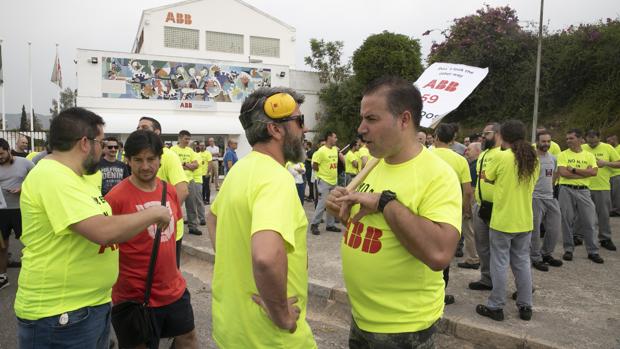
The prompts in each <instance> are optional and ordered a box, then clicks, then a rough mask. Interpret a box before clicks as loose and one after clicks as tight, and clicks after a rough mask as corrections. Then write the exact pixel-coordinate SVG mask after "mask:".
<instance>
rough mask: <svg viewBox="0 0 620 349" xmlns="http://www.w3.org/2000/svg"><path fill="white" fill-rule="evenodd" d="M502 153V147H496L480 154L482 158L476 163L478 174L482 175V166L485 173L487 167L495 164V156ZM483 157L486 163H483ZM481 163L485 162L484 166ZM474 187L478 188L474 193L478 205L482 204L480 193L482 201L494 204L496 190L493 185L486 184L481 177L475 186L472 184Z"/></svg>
mask: <svg viewBox="0 0 620 349" xmlns="http://www.w3.org/2000/svg"><path fill="white" fill-rule="evenodd" d="M500 152H501V149H500V147H495V148H492V149H487V150H485V151H483V152H482V153H480V156H478V160H477V162H476V173H478V174H480V166H482V171H484V170H485V169H486V167H487V166H489V164H491V163H492V162H493V159H494V158H495V156H496V155H497V154H498V153H500ZM485 154H486V156H485ZM483 156H484V161H482V160H483ZM481 162H484V164H481ZM478 183H480V189H478ZM472 185H475V186H476V190H475V191H474V196H475V198H476V202H477V203H478V204H480V191H482V199H484V201H489V202H493V200H494V199H493V192H494V189H495V186H494V185H493V184H491V183H487V182H485V181H484V180H482V179H481V178H480V176H478V179H477V182H476V183H475V184H473V183H472Z"/></svg>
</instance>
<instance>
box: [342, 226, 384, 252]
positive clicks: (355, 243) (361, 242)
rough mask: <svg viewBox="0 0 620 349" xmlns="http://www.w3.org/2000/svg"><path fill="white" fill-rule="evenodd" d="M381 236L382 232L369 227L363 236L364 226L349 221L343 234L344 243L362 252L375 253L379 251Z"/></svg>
mask: <svg viewBox="0 0 620 349" xmlns="http://www.w3.org/2000/svg"><path fill="white" fill-rule="evenodd" d="M349 231H351V233H349ZM382 236H383V231H381V229H378V228H375V227H371V226H368V227H366V233H365V234H364V224H363V223H362V222H357V223H353V222H351V220H349V223H348V224H347V229H346V230H345V233H344V243H345V244H347V246H349V247H351V248H354V249H359V250H361V251H362V252H366V253H377V252H379V251H380V250H381V237H382Z"/></svg>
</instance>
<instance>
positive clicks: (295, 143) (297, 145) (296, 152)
mask: <svg viewBox="0 0 620 349" xmlns="http://www.w3.org/2000/svg"><path fill="white" fill-rule="evenodd" d="M282 152H283V153H284V161H290V162H292V163H295V164H296V163H298V162H302V161H304V159H305V155H306V154H305V153H304V137H303V136H302V137H299V138H296V137H294V136H293V135H292V134H291V132H290V131H289V130H288V127H287V128H286V135H285V136H284V144H283V145H282Z"/></svg>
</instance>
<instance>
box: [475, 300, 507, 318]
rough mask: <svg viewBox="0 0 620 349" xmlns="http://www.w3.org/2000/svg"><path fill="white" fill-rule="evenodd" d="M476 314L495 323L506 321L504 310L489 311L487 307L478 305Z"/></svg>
mask: <svg viewBox="0 0 620 349" xmlns="http://www.w3.org/2000/svg"><path fill="white" fill-rule="evenodd" d="M476 313H478V314H480V315H482V316H486V317H488V318H491V319H493V320H495V321H504V309H495V310H493V309H489V308H488V307H487V306H486V305H483V304H478V305H477V306H476Z"/></svg>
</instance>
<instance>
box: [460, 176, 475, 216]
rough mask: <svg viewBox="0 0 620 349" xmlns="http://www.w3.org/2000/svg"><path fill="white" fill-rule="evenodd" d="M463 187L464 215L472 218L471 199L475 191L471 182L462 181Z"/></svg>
mask: <svg viewBox="0 0 620 349" xmlns="http://www.w3.org/2000/svg"><path fill="white" fill-rule="evenodd" d="M461 188H462V189H463V217H464V218H471V201H472V197H473V195H474V191H473V190H472V188H471V182H467V183H461Z"/></svg>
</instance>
